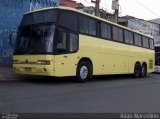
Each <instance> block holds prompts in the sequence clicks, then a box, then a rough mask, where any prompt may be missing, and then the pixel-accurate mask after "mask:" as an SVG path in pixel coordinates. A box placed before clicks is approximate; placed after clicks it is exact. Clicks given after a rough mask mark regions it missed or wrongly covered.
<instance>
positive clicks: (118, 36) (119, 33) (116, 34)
mask: <svg viewBox="0 0 160 119" xmlns="http://www.w3.org/2000/svg"><path fill="white" fill-rule="evenodd" d="M113 40H115V41H120V42H123V30H122V29H120V28H118V27H116V26H113Z"/></svg>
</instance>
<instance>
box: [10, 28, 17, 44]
mask: <svg viewBox="0 0 160 119" xmlns="http://www.w3.org/2000/svg"><path fill="white" fill-rule="evenodd" d="M16 36H17V31H16V30H11V32H10V34H9V44H10V45H11V46H13V47H14V46H15V39H16Z"/></svg>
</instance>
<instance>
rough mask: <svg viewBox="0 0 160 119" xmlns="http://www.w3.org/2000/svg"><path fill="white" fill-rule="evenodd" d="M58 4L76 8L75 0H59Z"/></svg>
mask: <svg viewBox="0 0 160 119" xmlns="http://www.w3.org/2000/svg"><path fill="white" fill-rule="evenodd" d="M60 6H66V7H72V8H76V6H77V4H76V1H73V0H60Z"/></svg>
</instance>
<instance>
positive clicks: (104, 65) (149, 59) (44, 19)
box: [13, 7, 155, 82]
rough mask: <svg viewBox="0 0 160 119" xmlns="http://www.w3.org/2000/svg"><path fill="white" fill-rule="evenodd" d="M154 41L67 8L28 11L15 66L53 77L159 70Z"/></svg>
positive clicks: (18, 70)
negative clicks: (155, 64)
mask: <svg viewBox="0 0 160 119" xmlns="http://www.w3.org/2000/svg"><path fill="white" fill-rule="evenodd" d="M154 57H155V52H154V40H153V38H152V37H150V36H147V35H144V34H141V33H140V32H137V31H134V30H131V29H129V28H126V27H123V26H121V25H118V24H115V23H112V22H109V21H107V20H105V19H101V18H99V17H96V16H93V15H90V14H87V13H84V12H81V11H79V10H76V9H72V8H67V7H56V8H45V9H41V10H37V11H33V12H30V13H27V14H25V15H24V16H23V19H22V21H21V24H20V26H19V30H18V35H17V40H16V45H15V52H14V54H13V69H14V71H15V72H16V73H20V74H30V75H43V76H54V77H66V76H76V77H77V78H76V80H77V81H78V82H85V81H87V80H88V79H90V78H92V76H93V75H110V74H133V75H134V77H135V78H139V77H145V76H146V75H147V73H150V72H152V71H153V70H154V61H155V60H154Z"/></svg>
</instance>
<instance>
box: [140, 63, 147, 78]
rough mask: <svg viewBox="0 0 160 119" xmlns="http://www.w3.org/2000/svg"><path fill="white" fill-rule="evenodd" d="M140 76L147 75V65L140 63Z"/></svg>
mask: <svg viewBox="0 0 160 119" xmlns="http://www.w3.org/2000/svg"><path fill="white" fill-rule="evenodd" d="M140 76H141V77H146V76H147V66H146V65H145V64H142V67H141V75H140Z"/></svg>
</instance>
